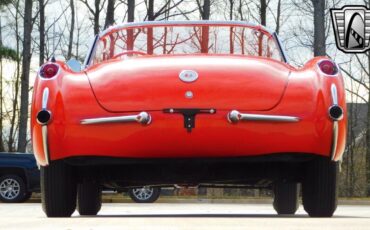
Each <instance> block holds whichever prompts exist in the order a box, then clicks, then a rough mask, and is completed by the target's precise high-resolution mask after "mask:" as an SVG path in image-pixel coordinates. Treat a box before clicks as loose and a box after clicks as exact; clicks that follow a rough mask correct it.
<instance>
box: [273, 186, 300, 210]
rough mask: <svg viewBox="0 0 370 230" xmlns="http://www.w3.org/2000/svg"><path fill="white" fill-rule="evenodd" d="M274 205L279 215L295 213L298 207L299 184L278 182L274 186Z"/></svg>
mask: <svg viewBox="0 0 370 230" xmlns="http://www.w3.org/2000/svg"><path fill="white" fill-rule="evenodd" d="M273 190H274V191H273V192H274V202H273V206H274V209H275V211H276V212H277V213H278V214H279V215H284V214H286V215H287V214H289V215H292V214H294V213H295V212H296V211H297V209H298V207H299V202H298V197H299V192H298V184H297V183H276V184H274V188H273Z"/></svg>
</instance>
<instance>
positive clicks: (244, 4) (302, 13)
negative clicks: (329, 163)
mask: <svg viewBox="0 0 370 230" xmlns="http://www.w3.org/2000/svg"><path fill="white" fill-rule="evenodd" d="M345 4H347V5H349V4H351V5H356V4H357V5H366V6H367V7H370V0H367V1H366V0H365V1H364V0H353V1H342V0H141V1H140V0H33V1H32V0H0V113H1V117H0V130H1V134H2V135H0V152H2V151H9V152H15V151H18V152H26V151H28V152H32V147H31V146H30V135H29V125H28V124H29V119H28V118H29V107H30V95H31V93H32V84H33V79H34V77H35V75H36V71H37V69H38V67H39V66H40V65H41V64H42V63H44V62H45V60H48V59H49V58H50V57H51V56H55V57H57V59H64V60H68V59H70V58H76V59H78V60H80V61H82V60H83V59H84V55H85V54H86V52H87V48H88V46H89V44H90V42H91V39H92V38H93V36H94V35H95V34H97V33H99V31H101V30H102V29H104V28H106V27H108V26H110V25H114V24H117V23H122V22H133V21H153V20H207V19H210V20H241V21H248V22H253V23H260V24H262V25H265V26H267V27H269V28H270V29H274V30H276V32H277V33H278V34H279V35H280V38H281V39H282V41H283V45H284V47H286V50H287V54H288V59H289V62H290V64H292V65H294V66H297V67H299V66H302V65H304V63H305V62H306V61H308V60H309V59H310V58H312V57H313V56H321V55H323V56H325V55H327V56H329V57H331V58H333V59H334V60H335V61H336V62H337V63H338V64H339V66H340V68H341V70H342V73H343V75H344V77H345V84H346V90H347V101H348V103H349V104H348V105H349V106H348V113H349V118H350V119H349V126H348V143H347V149H346V154H345V157H344V159H343V164H342V171H341V177H340V178H341V179H340V195H341V196H370V110H369V109H368V108H369V105H370V93H369V91H370V85H369V82H370V52H369V51H368V52H366V53H364V54H344V53H342V52H341V51H338V50H337V49H336V46H335V40H334V33H333V28H332V24H331V19H330V12H329V9H330V8H341V7H342V6H343V5H345Z"/></svg>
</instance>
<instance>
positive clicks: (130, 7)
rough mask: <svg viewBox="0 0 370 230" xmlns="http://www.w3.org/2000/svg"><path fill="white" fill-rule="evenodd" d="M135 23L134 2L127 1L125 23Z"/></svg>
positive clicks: (132, 0) (131, 0) (133, 0)
mask: <svg viewBox="0 0 370 230" xmlns="http://www.w3.org/2000/svg"><path fill="white" fill-rule="evenodd" d="M134 21H135V0H128V1H127V22H134Z"/></svg>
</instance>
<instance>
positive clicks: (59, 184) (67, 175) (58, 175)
mask: <svg viewBox="0 0 370 230" xmlns="http://www.w3.org/2000/svg"><path fill="white" fill-rule="evenodd" d="M76 195H77V184H76V180H75V178H74V176H73V167H72V166H70V165H67V164H65V163H64V162H63V161H55V162H51V163H50V165H49V166H46V167H41V201H42V209H43V210H44V212H45V214H46V215H47V216H48V217H70V216H71V215H72V214H73V212H74V211H75V209H76Z"/></svg>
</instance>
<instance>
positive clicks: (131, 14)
mask: <svg viewBox="0 0 370 230" xmlns="http://www.w3.org/2000/svg"><path fill="white" fill-rule="evenodd" d="M133 21H135V0H128V1H127V22H133ZM127 49H128V50H133V49H134V31H133V30H132V29H129V30H127Z"/></svg>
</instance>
